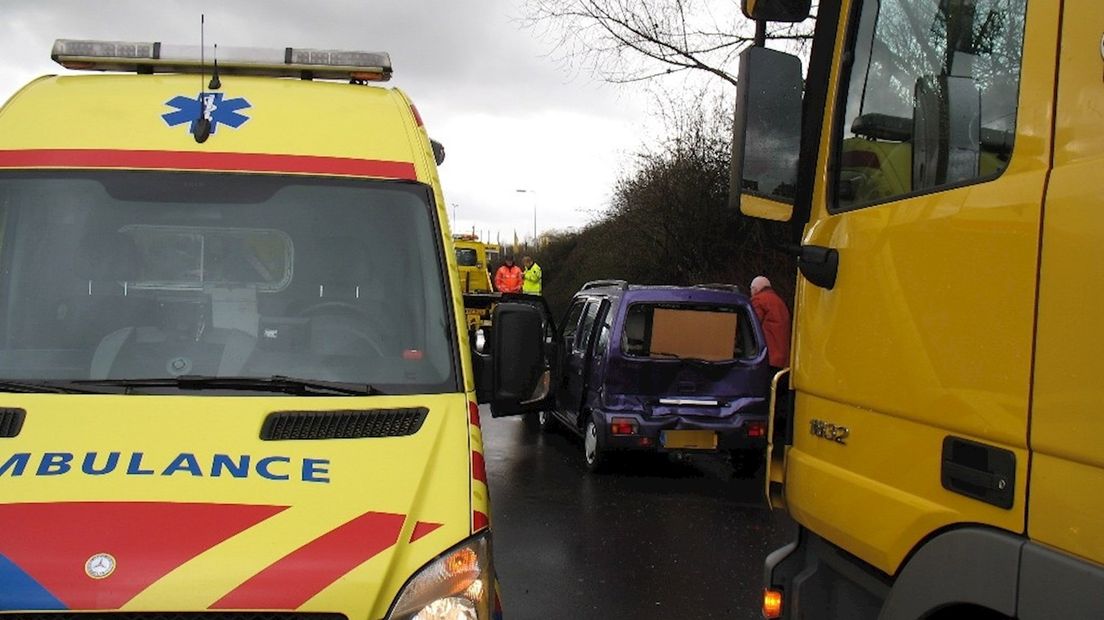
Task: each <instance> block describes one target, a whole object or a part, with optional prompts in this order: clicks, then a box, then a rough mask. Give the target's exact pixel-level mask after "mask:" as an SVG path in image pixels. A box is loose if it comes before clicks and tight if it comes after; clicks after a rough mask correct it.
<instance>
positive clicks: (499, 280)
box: [495, 256, 522, 293]
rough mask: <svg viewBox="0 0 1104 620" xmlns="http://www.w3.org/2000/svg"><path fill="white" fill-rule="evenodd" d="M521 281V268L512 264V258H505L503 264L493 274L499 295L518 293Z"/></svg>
mask: <svg viewBox="0 0 1104 620" xmlns="http://www.w3.org/2000/svg"><path fill="white" fill-rule="evenodd" d="M521 279H522V273H521V267H518V266H517V265H515V264H514V257H513V256H507V257H506V259H505V263H503V265H502V266H501V267H499V268H498V271H497V272H495V288H496V289H498V292H499V293H520V292H521Z"/></svg>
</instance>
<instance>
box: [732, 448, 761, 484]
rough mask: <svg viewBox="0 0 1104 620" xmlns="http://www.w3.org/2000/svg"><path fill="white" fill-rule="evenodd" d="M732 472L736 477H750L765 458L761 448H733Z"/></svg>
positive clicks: (757, 470)
mask: <svg viewBox="0 0 1104 620" xmlns="http://www.w3.org/2000/svg"><path fill="white" fill-rule="evenodd" d="M731 458H732V473H733V475H734V476H736V477H737V478H751V477H752V476H754V475H755V474H757V473H758V472H759V468H760V467H762V466H763V464H764V461H765V460H766V454H765V453H764V452H763V451H762V450H733V451H732V455H731Z"/></svg>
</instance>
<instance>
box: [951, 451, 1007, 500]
mask: <svg viewBox="0 0 1104 620" xmlns="http://www.w3.org/2000/svg"><path fill="white" fill-rule="evenodd" d="M942 462H943V465H942V468H941V471H940V481H941V482H942V484H943V488H944V489H947V490H948V491H951V492H952V493H958V494H960V495H965V496H966V497H972V498H974V499H976V500H979V501H982V502H985V503H986V504H992V505H994V506H999V507H1001V508H1004V509H1009V508H1011V507H1012V504H1013V500H1014V499H1015V487H1016V484H1015V483H1016V455H1015V454H1013V453H1012V452H1010V451H1009V450H1004V449H1002V448H997V447H995V446H989V445H986V444H983V443H978V442H976V441H970V440H968V439H962V438H961V437H945V438H943V461H942Z"/></svg>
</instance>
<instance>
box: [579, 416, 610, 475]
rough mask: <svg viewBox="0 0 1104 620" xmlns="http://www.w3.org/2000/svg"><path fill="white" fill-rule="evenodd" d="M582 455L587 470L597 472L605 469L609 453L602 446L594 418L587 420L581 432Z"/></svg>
mask: <svg viewBox="0 0 1104 620" xmlns="http://www.w3.org/2000/svg"><path fill="white" fill-rule="evenodd" d="M583 457H584V458H585V459H586V466H587V471H590V472H591V473H598V472H601V471H602V470H603V469H605V467H606V464H607V463H608V462H609V455H608V454H607V453H606V450H605V447H604V446H602V440H601V437H599V436H598V426H597V425H596V424H595V423H594V420H588V421H587V425H586V430H585V431H584V432H583Z"/></svg>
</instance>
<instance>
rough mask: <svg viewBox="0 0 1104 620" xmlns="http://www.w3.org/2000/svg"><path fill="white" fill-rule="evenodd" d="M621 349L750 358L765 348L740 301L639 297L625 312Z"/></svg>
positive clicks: (661, 355)
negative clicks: (673, 300)
mask: <svg viewBox="0 0 1104 620" xmlns="http://www.w3.org/2000/svg"><path fill="white" fill-rule="evenodd" d="M621 350H622V352H624V353H625V355H629V356H633V357H649V358H653V359H698V360H706V361H710V362H720V361H729V360H734V359H750V358H753V357H755V356H756V355H758V354H759V344H758V343H757V342H756V340H755V335H754V331H753V330H752V327H751V319H750V316H749V315H748V313H747V312H746V311H743V310H741V309H740V308H738V307H735V306H717V305H688V304H647V303H636V304H633V305H632V306H630V307H629V309H628V312H626V314H625V326H624V329H623V333H622V338H621Z"/></svg>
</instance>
